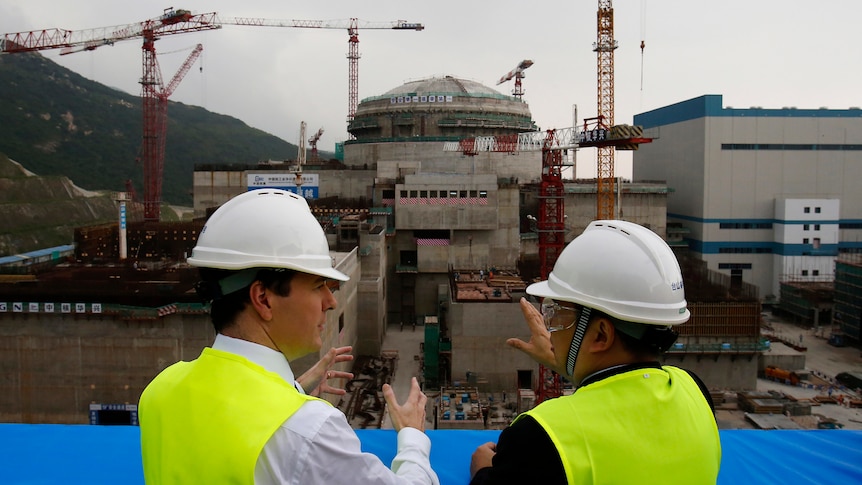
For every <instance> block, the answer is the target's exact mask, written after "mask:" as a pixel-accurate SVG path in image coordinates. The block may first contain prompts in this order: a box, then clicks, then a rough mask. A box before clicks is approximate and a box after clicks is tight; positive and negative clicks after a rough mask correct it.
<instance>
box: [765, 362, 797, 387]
mask: <svg viewBox="0 0 862 485" xmlns="http://www.w3.org/2000/svg"><path fill="white" fill-rule="evenodd" d="M763 373H764V375H766V378H767V379H772V380H773V381H778V382H784V383H786V384H790V385H792V386H795V385H797V384H799V381H800V379H799V375H797V374H796V372H793V371H789V370H786V369H781V368H779V367H775V366H774V365H768V366H766V369H764V370H763Z"/></svg>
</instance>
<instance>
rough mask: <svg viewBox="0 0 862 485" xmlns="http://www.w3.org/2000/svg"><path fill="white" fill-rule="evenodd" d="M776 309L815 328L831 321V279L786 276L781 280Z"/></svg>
mask: <svg viewBox="0 0 862 485" xmlns="http://www.w3.org/2000/svg"><path fill="white" fill-rule="evenodd" d="M780 284H781V292H780V293H779V295H780V299H779V304H778V310H779V311H780V312H781V313H782V314H784V315H786V316H788V317H790V318H791V319H792V320H793V321H794V322H796V323H798V324H801V325H805V326H808V327H813V328H817V327H820V326H823V325H829V324H831V323H832V307H833V301H832V300H833V295H834V294H835V285H834V283H833V282H832V281H831V277H830V280H829V281H810V280H809V279H805V280H802V279H800V278H794V277H787V278H785V279H783V280H782V281H781V282H780Z"/></svg>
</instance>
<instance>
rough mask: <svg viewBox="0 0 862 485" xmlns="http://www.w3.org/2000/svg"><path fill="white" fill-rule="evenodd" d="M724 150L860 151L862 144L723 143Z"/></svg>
mask: <svg viewBox="0 0 862 485" xmlns="http://www.w3.org/2000/svg"><path fill="white" fill-rule="evenodd" d="M721 149H722V150H804V151H808V150H812V151H821V150H822V151H860V150H862V145H853V144H846V145H839V144H837V143H722V144H721Z"/></svg>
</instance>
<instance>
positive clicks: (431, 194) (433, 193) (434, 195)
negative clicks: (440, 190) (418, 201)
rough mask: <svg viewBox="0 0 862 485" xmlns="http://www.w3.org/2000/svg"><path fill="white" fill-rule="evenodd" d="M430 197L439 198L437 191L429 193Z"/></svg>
mask: <svg viewBox="0 0 862 485" xmlns="http://www.w3.org/2000/svg"><path fill="white" fill-rule="evenodd" d="M428 197H431V198H432V199H434V198H436V197H437V191H436V190H432V191H430V192H428Z"/></svg>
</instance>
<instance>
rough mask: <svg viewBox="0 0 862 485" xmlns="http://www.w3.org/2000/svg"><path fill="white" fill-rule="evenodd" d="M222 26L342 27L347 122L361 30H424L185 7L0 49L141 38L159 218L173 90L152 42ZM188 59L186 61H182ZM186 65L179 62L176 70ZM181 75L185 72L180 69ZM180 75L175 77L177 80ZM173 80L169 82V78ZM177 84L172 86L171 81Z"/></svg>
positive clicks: (148, 189)
mask: <svg viewBox="0 0 862 485" xmlns="http://www.w3.org/2000/svg"><path fill="white" fill-rule="evenodd" d="M224 25H239V26H249V27H295V28H312V29H346V30H347V32H348V35H349V40H348V42H349V44H350V52H349V53H348V56H347V57H348V59H349V60H350V62H349V86H348V91H349V92H348V114H347V121H348V123H349V122H350V121H351V120H352V119H353V116H354V114H355V113H356V106H357V103H358V89H359V88H358V73H359V68H358V61H359V37H358V31H359V30H360V29H390V30H423V29H424V28H425V27H424V25H422V24H421V23H416V22H407V21H404V20H398V21H394V22H365V21H360V20H358V19H356V18H351V19H349V20H336V21H326V20H272V19H264V18H243V17H233V18H220V17H219V16H218V15H217V14H216V13H215V12H210V13H204V14H193V13H192V12H190V11H189V10H184V9H174V8H173V7H170V8H166V9H165V10H164V11H163V12H162V15H160V16H158V17H156V18H153V19H150V20H145V21H143V22H137V23H133V24H127V25H119V26H113V27H101V28H97V29H83V30H65V29H57V28H52V29H44V30H34V31H30V32H18V33H10V34H4V35H3V39H2V41H0V54H4V53H21V52H33V51H42V50H49V49H61V52H60V54H61V55H65V54H72V53H75V52H82V51H92V50H95V49H97V48H99V47H102V46H106V45H114V43H116V42H120V41H125V40H134V39H143V47H142V52H143V75H142V76H141V98H142V103H143V119H144V123H143V124H144V129H143V143H142V148H141V156H140V161H141V162H142V164H143V169H144V177H143V178H144V192H143V196H144V201H143V203H144V220H145V221H158V220H159V218H160V211H161V196H162V178H163V167H164V147H165V134H166V126H167V123H166V120H165V119H163V118H164V113H165V109H166V107H167V96H169V95H170V93H171V92H173V90H172V89H170V85H169V86H168V88H167V89H164V88H163V84H162V78H161V72H160V71H159V68H158V63H157V61H156V49H155V41H156V40H158V39H160V38H162V37H164V36H166V35H173V34H183V33H190V32H199V31H204V30H212V29H220V28H222V26H224ZM187 63H188V61H187ZM183 69H185V70H186V71H187V70H188V69H187V66H185V65H184V66H183V68H182V69H181V71H182V70H183ZM183 74H185V73H183ZM180 79H182V76H180V77H179V78H177V76H175V77H174V80H176V81H177V82H179V80H180ZM172 83H173V81H172ZM174 87H176V86H174Z"/></svg>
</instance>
